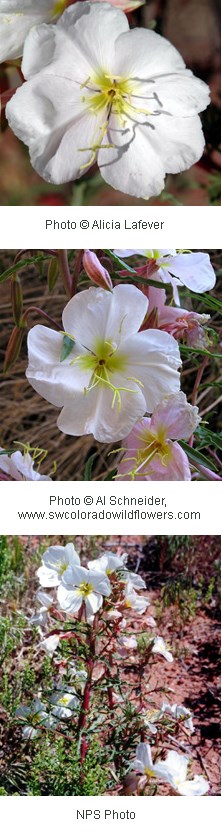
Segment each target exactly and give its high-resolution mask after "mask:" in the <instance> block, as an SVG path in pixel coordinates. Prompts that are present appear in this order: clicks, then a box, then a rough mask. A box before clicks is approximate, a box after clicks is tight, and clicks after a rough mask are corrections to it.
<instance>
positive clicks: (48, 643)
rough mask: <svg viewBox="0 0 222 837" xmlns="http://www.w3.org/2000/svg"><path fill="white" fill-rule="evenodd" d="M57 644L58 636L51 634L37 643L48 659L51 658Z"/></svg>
mask: <svg viewBox="0 0 222 837" xmlns="http://www.w3.org/2000/svg"><path fill="white" fill-rule="evenodd" d="M59 642H60V636H59V634H51V636H47V637H46V639H43V640H42V642H40V643H39V645H40V647H41V648H43V650H44V651H46V653H47V654H48V655H49V657H52V656H53V654H54V651H56V648H57V646H58V644H59Z"/></svg>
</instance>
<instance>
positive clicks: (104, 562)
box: [88, 552, 146, 590]
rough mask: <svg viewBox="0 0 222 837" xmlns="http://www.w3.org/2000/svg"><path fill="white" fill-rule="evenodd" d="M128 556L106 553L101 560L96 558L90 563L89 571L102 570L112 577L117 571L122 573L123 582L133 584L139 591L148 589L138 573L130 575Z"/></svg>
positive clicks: (125, 554)
mask: <svg viewBox="0 0 222 837" xmlns="http://www.w3.org/2000/svg"><path fill="white" fill-rule="evenodd" d="M127 558H128V555H127V553H123V555H115V554H114V553H113V552H105V553H104V554H103V555H101V558H96V560H94V561H88V567H89V569H92V570H93V569H94V570H102V571H103V572H105V573H106V575H108V576H112V574H113V573H116V571H117V572H118V570H119V571H121V572H120V578H121V581H124V582H125V583H127V582H131V584H132V585H133V587H135V588H136V589H137V590H142V589H146V584H145V581H143V578H141V576H140V575H138V574H137V573H130V572H129V571H128V570H127V568H126V561H127Z"/></svg>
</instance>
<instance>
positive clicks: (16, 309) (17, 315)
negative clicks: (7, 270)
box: [11, 275, 23, 326]
mask: <svg viewBox="0 0 222 837" xmlns="http://www.w3.org/2000/svg"><path fill="white" fill-rule="evenodd" d="M11 300H12V311H13V317H14V321H15V324H16V325H17V326H20V321H21V317H22V312H23V295H22V288H21V284H20V281H19V279H18V277H17V276H16V275H15V278H13V279H12V281H11Z"/></svg>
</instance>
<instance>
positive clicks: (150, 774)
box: [144, 767, 155, 779]
mask: <svg viewBox="0 0 222 837" xmlns="http://www.w3.org/2000/svg"><path fill="white" fill-rule="evenodd" d="M144 773H145V776H147V777H148V779H152V777H153V776H155V770H151V769H150V767H145V769H144Z"/></svg>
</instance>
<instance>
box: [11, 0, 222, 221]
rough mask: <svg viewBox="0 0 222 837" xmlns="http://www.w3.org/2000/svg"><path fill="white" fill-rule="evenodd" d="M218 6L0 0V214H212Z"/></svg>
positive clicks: (196, 0) (212, 0)
mask: <svg viewBox="0 0 222 837" xmlns="http://www.w3.org/2000/svg"><path fill="white" fill-rule="evenodd" d="M220 5H221V4H220V0H146V1H144V0H78V2H76V0H0V97H1V136H0V205H4V206H6V205H19V206H27V205H28V206H30V205H32V206H36V205H37V206H44V205H49V206H81V205H82V206H90V205H92V206H121V205H122V206H132V205H133V206H143V205H145V206H147V205H151V206H158V205H161V206H162V205H165V206H170V205H176V206H211V205H213V206H217V205H220Z"/></svg>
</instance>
